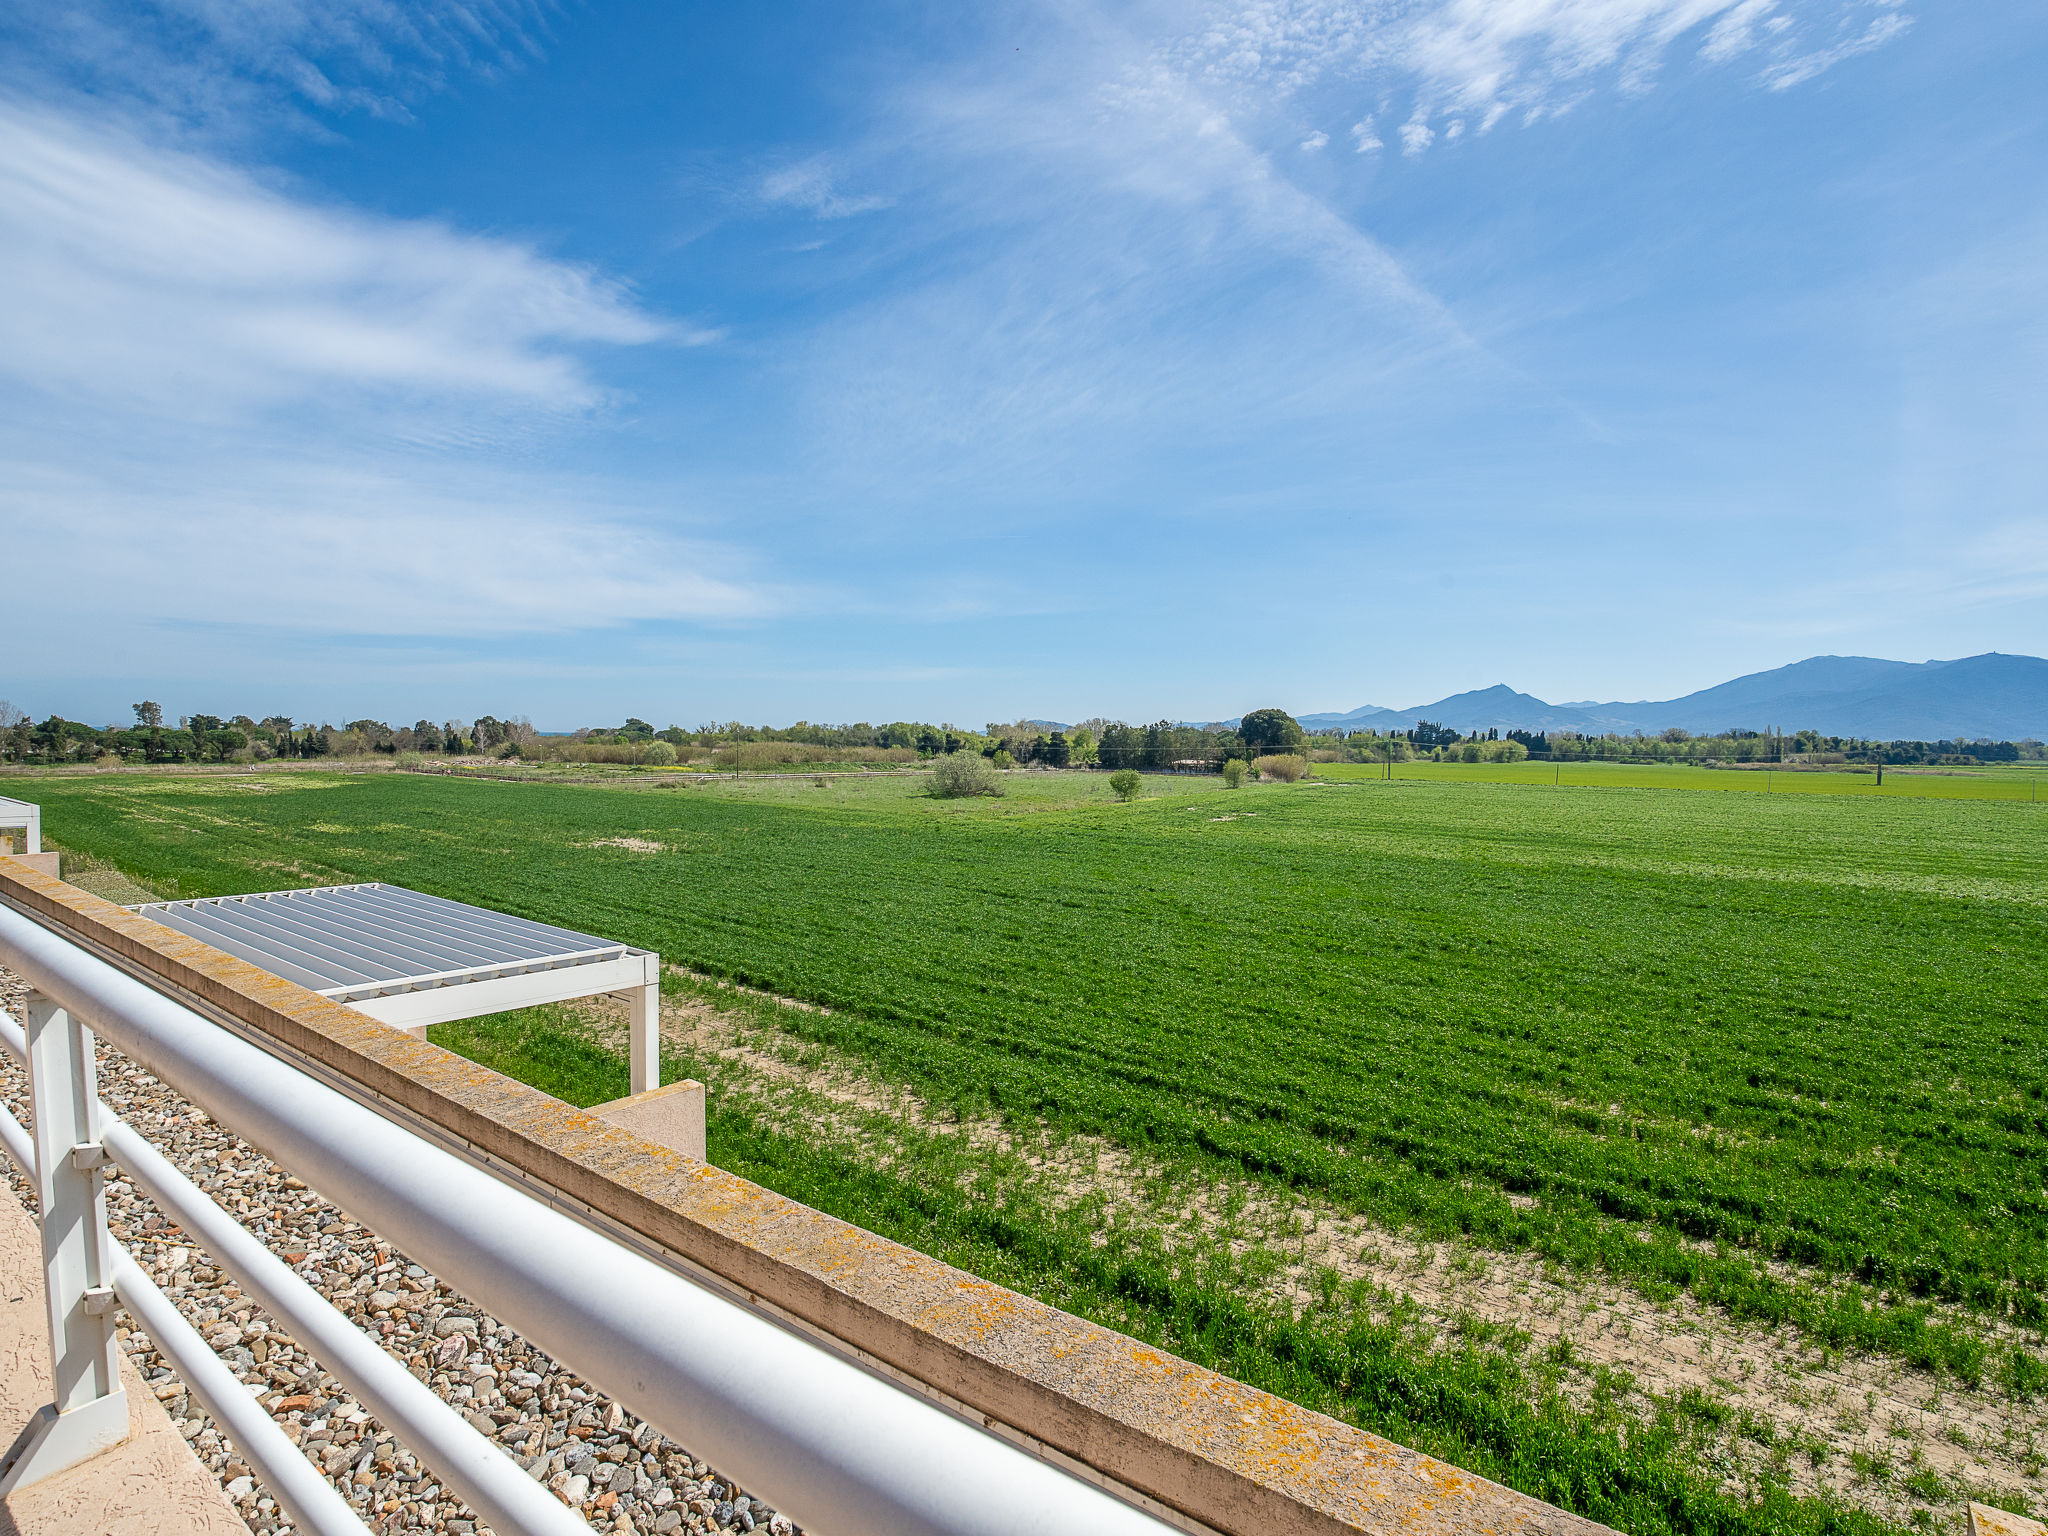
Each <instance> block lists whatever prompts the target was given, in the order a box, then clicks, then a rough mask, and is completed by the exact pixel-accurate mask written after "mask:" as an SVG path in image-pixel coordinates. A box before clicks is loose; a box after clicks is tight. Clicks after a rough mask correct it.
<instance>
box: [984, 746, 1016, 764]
mask: <svg viewBox="0 0 2048 1536" xmlns="http://www.w3.org/2000/svg"><path fill="white" fill-rule="evenodd" d="M989 762H990V764H991V765H992V766H994V767H996V768H1014V767H1016V766H1017V759H1015V758H1014V757H1012V756H1010V754H1009V752H1008V751H1007V750H1006V749H1005V748H1002V747H998V748H996V750H995V754H994V755H993V756H992V757H990V758H989Z"/></svg>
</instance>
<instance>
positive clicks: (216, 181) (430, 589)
mask: <svg viewBox="0 0 2048 1536" xmlns="http://www.w3.org/2000/svg"><path fill="white" fill-rule="evenodd" d="M0 248H4V249H5V250H6V252H7V263H6V265H7V276H6V281H5V282H4V283H0V466H4V467H0V525H5V526H7V527H9V528H10V529H13V530H15V539H14V546H13V547H15V548H16V549H17V550H19V551H21V553H22V558H24V559H25V560H27V561H28V562H29V563H30V565H31V566H32V567H33V568H34V569H36V570H37V572H38V573H39V577H40V579H39V580H38V581H37V582H36V583H34V584H33V590H30V591H24V592H23V593H21V594H20V595H19V596H18V598H17V602H16V610H15V611H16V613H17V616H18V617H19V619H20V621H21V622H23V623H24V624H28V625H30V626H32V627H33V626H34V625H36V624H38V623H45V622H46V623H50V624H54V623H56V622H57V621H56V614H55V612H54V611H53V612H51V613H49V614H46V615H42V616H41V618H38V617H37V613H38V611H39V610H40V608H41V607H42V606H43V605H44V604H46V603H48V604H61V603H62V602H64V601H66V600H67V599H65V598H64V597H63V596H62V594H65V593H72V594H76V593H79V592H84V591H94V590H102V589H104V588H107V587H108V586H111V587H112V588H113V589H114V590H118V591H120V592H121V593H122V594H123V597H122V602H121V607H122V615H123V625H124V630H125V633H126V634H127V635H128V637H129V641H130V642H131V643H132V642H133V641H134V639H135V636H136V633H137V631H138V628H139V630H140V631H141V632H142V633H147V631H148V629H149V627H150V626H152V625H155V624H162V623H179V622H189V621H191V620H192V619H193V618H194V617H198V616H202V615H210V614H211V608H212V605H210V604H204V603H202V604H199V605H197V609H196V611H195V604H194V601H193V594H194V593H197V592H233V593H237V594H245V595H246V594H261V597H260V599H259V600H257V601H255V602H254V603H253V604H251V603H249V602H248V601H247V600H246V598H244V599H240V600H238V601H237V602H236V603H235V604H232V605H231V607H232V608H234V610H235V611H236V612H237V613H241V612H243V611H244V610H249V611H252V612H253V614H254V615H255V616H256V617H258V618H259V619H260V618H269V617H272V616H275V617H276V618H277V619H278V620H280V621H283V620H286V619H287V617H288V622H289V624H290V626H291V627H292V628H293V629H294V630H295V631H297V632H299V633H300V634H301V635H304V636H318V635H322V634H325V635H331V636H341V635H362V634H379V635H407V634H410V635H464V634H472V635H475V634H501V633H517V632H535V631H555V632H561V631H568V630H577V629H590V628H603V627H607V626H613V625H618V624H621V623H627V622H631V621H633V620H636V619H650V618H653V619H681V618H696V619H714V620H722V619H731V618H736V617H744V616H747V615H751V614H754V613H758V612H761V611H764V610H765V609H767V608H770V607H773V606H774V604H775V601H776V599H775V598H774V597H773V595H772V592H771V588H770V584H768V583H767V582H765V581H764V580H763V579H762V578H761V577H760V575H759V572H758V570H757V568H756V567H754V566H753V565H752V564H750V563H749V562H747V561H746V560H744V559H743V558H741V557H740V556H738V555H737V554H736V553H735V552H734V551H733V550H732V549H730V548H729V547H727V546H725V545H723V544H721V543H720V542H719V541H718V540H717V539H716V538H714V537H706V536H704V535H702V534H700V533H696V532H694V531H692V530H691V527H690V524H691V521H692V520H691V519H690V517H689V516H688V511H687V508H678V507H677V506H676V505H675V502H674V500H673V499H672V498H670V499H665V501H664V504H662V505H658V506H657V505H642V504H638V503H636V501H635V500H634V498H633V497H632V496H631V495H630V494H629V493H626V492H623V491H621V490H620V489H618V488H606V487H603V486H592V485H587V484H579V483H577V482H574V481H572V480H570V479H568V478H567V477H564V476H561V475H555V474H549V473H546V472H544V471H542V470H540V469H538V468H536V467H535V466H534V465H533V464H532V463H531V462H530V460H529V458H528V453H529V449H530V447H531V445H532V444H533V442H534V441H536V439H539V438H545V437H550V436H559V435H560V434H562V433H564V432H566V431H568V430H569V429H570V428H571V427H572V426H573V425H574V424H575V423H577V422H579V421H584V420H588V419H592V418H601V417H602V416H604V415H605V414H606V413H607V412H608V411H609V410H610V409H611V408H612V407H613V405H614V403H615V399H616V397H615V395H614V392H613V391H612V390H611V389H609V388H607V386H606V385H605V384H604V383H603V382H602V381H601V374H600V372H599V370H598V369H597V368H596V367H595V366H593V359H594V358H595V357H596V356H598V355H599V354H602V353H606V352H612V351H616V350H617V349H620V348H645V347H650V346H655V347H673V346H681V345H693V344H699V343H703V342H706V341H708V340H711V339H712V337H713V333H710V332H707V331H705V330H703V329H701V328H699V327H695V326H691V325H688V324H685V323H680V322H677V321H674V320H672V319H669V318H667V317H664V316H662V315H659V314H656V313H653V312H651V311H650V310H649V309H648V308H647V307H645V306H644V305H643V304H642V303H641V302H640V301H639V300H638V299H637V298H636V296H635V295H634V294H633V293H632V292H631V291H630V290H629V289H628V288H626V287H625V286H624V285H622V284H620V283H618V282H616V281H613V280H611V279H609V278H607V277H605V276H603V275H602V274H601V273H599V272H596V271H594V270H592V269H590V268H588V267H585V266H582V265H578V264H575V263H570V262H564V261H560V260H556V259H554V258H551V257H549V256H548V255H546V254H544V253H543V252H541V251H539V250H536V249H535V248H534V247H532V246H531V245H528V244H524V243H521V242H518V241H515V240H509V239H505V238H502V237H490V236H482V235H475V234H469V233H464V232H462V231H460V230H457V229H454V228H451V227H449V226H447V225H446V224H443V223H439V222H433V221H422V220H405V219H394V218H389V217H380V216H376V215H371V214H366V213H362V212H360V211H355V210H351V209H348V208H345V207H339V206H335V205H333V204H331V203H327V202H320V201H314V200H312V199H309V198H307V197H306V196H304V195H303V194H300V193H298V192H297V191H295V190H294V189H292V188H291V187H290V186H288V185H287V184H285V183H283V182H281V181H278V180H276V179H275V178H266V177H264V176H261V175H259V174H256V173H254V172H251V171H249V170H246V169H243V168H241V167H238V166H236V165H234V164H232V163H230V162H228V161H226V160H224V159H222V158H220V157H219V156H217V155H214V154H208V153H202V152H197V151H193V150H189V149H173V148H167V147H164V146H163V145H160V144H154V143H149V142H146V141H145V140H144V139H142V138H141V137H139V136H138V135H136V134H135V133H133V132H130V131H126V130H123V129H121V128H118V127H109V126H104V125H100V124H91V125H88V124H86V123H83V122H81V121H79V120H78V119H77V118H76V117H75V116H73V115H71V114H67V113H65V112H62V111H60V110H57V109H54V108H51V107H48V106H31V105H25V104H22V103H19V102H7V101H4V100H0Z"/></svg>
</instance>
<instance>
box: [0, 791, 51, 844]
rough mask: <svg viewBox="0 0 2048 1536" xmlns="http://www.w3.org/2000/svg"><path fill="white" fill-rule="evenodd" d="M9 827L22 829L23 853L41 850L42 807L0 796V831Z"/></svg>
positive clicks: (30, 802) (26, 801)
mask: <svg viewBox="0 0 2048 1536" xmlns="http://www.w3.org/2000/svg"><path fill="white" fill-rule="evenodd" d="M9 827H20V828H21V829H22V833H21V835H22V840H23V842H24V843H26V844H27V846H26V847H24V848H23V849H22V850H21V851H22V852H23V853H41V852H42V851H43V808H42V807H41V806H40V805H36V804H34V803H33V802H32V801H28V800H9V799H7V798H6V797H5V796H0V831H5V830H7V829H8V828H9Z"/></svg>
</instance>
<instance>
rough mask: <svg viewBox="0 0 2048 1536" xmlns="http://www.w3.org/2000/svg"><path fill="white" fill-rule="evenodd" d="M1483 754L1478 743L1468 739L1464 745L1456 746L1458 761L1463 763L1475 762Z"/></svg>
mask: <svg viewBox="0 0 2048 1536" xmlns="http://www.w3.org/2000/svg"><path fill="white" fill-rule="evenodd" d="M1485 756H1486V754H1485V753H1484V752H1482V751H1481V750H1480V749H1479V743H1478V742H1476V741H1468V742H1466V743H1465V745H1464V746H1462V747H1460V748H1458V761H1460V762H1463V763H1476V762H1478V761H1479V760H1480V759H1481V758H1483V757H1485Z"/></svg>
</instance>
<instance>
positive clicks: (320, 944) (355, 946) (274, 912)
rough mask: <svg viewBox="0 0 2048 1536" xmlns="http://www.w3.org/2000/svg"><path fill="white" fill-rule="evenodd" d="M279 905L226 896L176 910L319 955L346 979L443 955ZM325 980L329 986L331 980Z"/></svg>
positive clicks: (391, 973)
mask: <svg viewBox="0 0 2048 1536" xmlns="http://www.w3.org/2000/svg"><path fill="white" fill-rule="evenodd" d="M281 905H282V904H281V903H271V902H256V901H240V900H232V899H231V900H225V901H218V902H214V903H211V904H208V905H206V906H204V907H196V908H188V909H184V910H183V911H180V912H179V913H177V914H176V915H177V916H179V917H183V918H184V919H185V920H186V921H188V922H198V923H203V924H205V925H206V926H207V927H209V928H210V929H213V930H215V931H219V932H224V933H235V934H246V935H248V936H249V938H250V940H251V942H254V943H258V944H263V943H268V944H271V945H275V946H278V947H279V948H281V949H282V950H285V951H291V952H297V953H301V954H307V955H317V956H320V957H321V958H323V959H325V960H326V961H328V962H329V964H330V965H334V966H341V967H345V968H347V969H348V970H349V971H350V972H351V976H350V978H349V979H350V980H351V981H352V982H353V981H355V980H361V981H390V980H395V979H397V978H400V977H403V976H407V975H410V974H412V973H413V972H415V971H417V970H419V969H420V968H421V967H422V966H423V965H433V966H439V965H443V964H445V962H446V960H447V958H448V957H447V956H445V955H435V954H432V953H430V952H428V951H424V950H416V949H408V948H406V947H405V946H401V945H397V944H395V943H392V942H389V941H386V942H383V943H378V942H374V941H372V942H364V941H362V940H361V939H357V938H355V937H354V936H353V935H352V934H351V933H350V932H349V931H348V930H347V929H346V928H344V927H341V926H340V925H328V924H318V923H308V922H303V921H299V922H295V921H292V920H291V918H290V915H288V914H287V913H285V912H283V911H281V910H279V908H280V907H281ZM173 926H177V924H175V923H174V924H173ZM327 985H329V986H331V985H333V982H332V981H330V982H328V983H327Z"/></svg>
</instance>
